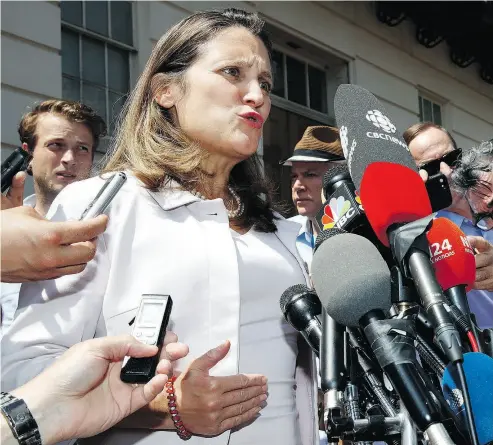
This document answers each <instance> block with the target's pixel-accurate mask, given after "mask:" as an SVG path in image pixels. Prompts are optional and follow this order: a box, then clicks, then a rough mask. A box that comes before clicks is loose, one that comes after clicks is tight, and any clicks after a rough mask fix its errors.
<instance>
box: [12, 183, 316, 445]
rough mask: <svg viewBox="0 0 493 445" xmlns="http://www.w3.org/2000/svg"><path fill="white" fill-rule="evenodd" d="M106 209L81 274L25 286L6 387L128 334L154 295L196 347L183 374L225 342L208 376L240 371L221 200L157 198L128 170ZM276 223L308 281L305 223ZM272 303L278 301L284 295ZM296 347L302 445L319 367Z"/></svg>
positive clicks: (230, 254) (312, 440)
mask: <svg viewBox="0 0 493 445" xmlns="http://www.w3.org/2000/svg"><path fill="white" fill-rule="evenodd" d="M102 185H103V180H102V179H101V178H99V177H96V178H91V179H88V180H86V181H81V182H77V183H74V184H72V185H70V186H68V187H66V188H65V189H64V190H63V191H62V192H61V193H60V194H59V195H58V197H57V198H56V199H55V201H54V202H53V205H52V206H51V208H50V211H49V214H48V217H49V218H51V219H53V220H57V221H60V220H67V219H77V218H78V217H79V216H80V215H81V213H82V212H83V210H84V209H85V207H86V206H87V204H88V203H89V202H90V201H91V200H92V198H93V197H94V196H95V195H96V194H97V192H98V191H99V189H100V188H101V186H102ZM107 213H108V214H109V224H108V228H107V230H106V232H105V233H104V234H103V235H102V236H100V237H99V239H98V246H97V253H96V257H95V258H94V260H92V261H91V262H90V263H89V264H88V265H87V267H86V269H85V270H84V271H83V272H82V273H80V274H78V275H69V276H65V277H61V278H58V279H56V280H48V281H40V282H36V283H25V284H23V285H22V288H21V292H20V299H19V307H18V311H17V314H16V319H15V320H14V322H13V324H12V326H11V329H10V330H9V332H8V333H7V335H6V336H4V338H3V339H2V356H3V357H2V359H3V363H2V364H3V366H2V381H3V386H4V390H10V389H13V388H15V387H17V386H19V385H21V384H23V383H25V382H26V381H28V380H30V379H31V378H33V377H34V376H35V375H37V374H39V373H40V372H41V371H42V370H43V369H44V368H45V367H46V366H48V365H49V364H50V363H51V362H52V361H53V360H54V359H55V358H57V357H58V356H60V355H61V354H62V353H63V352H64V351H66V350H67V349H68V348H69V347H70V346H72V345H74V344H76V343H78V342H80V341H83V340H87V339H90V338H93V337H99V336H105V335H117V334H123V333H130V332H131V327H130V326H129V322H130V321H131V320H132V319H133V318H134V317H135V315H136V311H137V308H138V306H139V302H140V298H141V295H142V294H152V293H158V294H169V295H171V297H172V298H173V302H174V305H173V310H172V314H171V321H170V324H169V329H170V330H172V331H174V332H175V333H176V334H177V335H178V337H179V339H180V341H182V342H184V343H186V344H188V345H189V346H190V353H189V355H188V356H187V357H186V358H184V359H182V360H180V361H179V362H178V363H177V365H176V368H177V369H178V370H184V369H185V367H186V366H187V364H188V363H189V362H190V361H192V360H193V359H195V358H197V357H199V356H200V355H202V354H203V353H205V352H206V351H207V350H209V349H211V348H213V347H215V346H217V345H219V344H220V343H221V342H222V341H224V340H226V339H229V340H230V341H231V350H230V352H229V353H228V355H227V356H226V358H225V359H224V360H222V361H221V362H220V363H219V364H218V365H217V366H215V367H214V368H213V369H212V371H211V374H212V375H231V374H237V373H238V336H239V313H240V295H239V276H238V263H237V256H236V250H235V245H234V242H233V240H232V237H231V234H230V228H229V221H228V217H227V213H226V208H225V206H224V204H223V201H222V200H221V199H215V200H211V201H202V200H199V199H198V198H196V197H195V196H194V195H192V194H191V193H188V192H185V191H181V190H178V189H177V188H176V187H175V188H172V187H167V188H166V189H165V190H163V191H160V192H151V191H149V190H147V189H145V188H144V187H143V186H142V184H141V183H140V181H138V180H137V179H136V178H135V177H134V176H132V175H131V174H128V180H127V182H126V184H125V185H124V186H123V188H122V189H121V190H120V192H119V193H118V195H117V196H116V198H115V199H114V200H113V202H112V204H111V206H110V210H109V211H108V212H107ZM276 224H277V227H278V231H277V232H276V235H277V237H278V238H279V240H280V241H281V242H282V243H283V244H284V245H285V246H286V247H287V248H288V249H289V250H290V251H291V253H293V255H294V256H295V257H296V259H297V261H298V263H299V264H300V267H301V268H302V270H303V274H304V276H305V279H306V280H307V281H308V276H307V274H306V271H305V269H304V268H303V262H302V260H301V258H300V257H299V255H298V253H297V251H296V246H295V241H296V236H297V235H298V232H299V228H300V227H299V224H296V223H293V222H290V221H286V220H284V219H280V220H278V221H277V223H276ZM271 298H275V299H276V300H277V299H278V298H280V295H275V296H274V295H273V296H271ZM276 304H277V302H276ZM299 344H300V354H299V357H298V358H299V360H298V367H297V372H296V380H297V393H296V394H297V395H296V398H297V405H298V412H299V414H300V431H301V434H302V438H303V445H314V444H316V443H317V437H318V426H317V420H316V394H317V392H316V378H315V375H314V369H315V367H314V366H313V357H312V356H311V354H310V353H307V352H306V350H307V348H305V347H303V345H304V343H303V342H299ZM302 357H303V359H301V358H302ZM300 359H301V360H300ZM228 439H229V431H228V432H225V433H223V434H221V435H220V436H218V437H215V438H209V439H206V438H201V437H193V438H192V439H191V440H190V442H189V443H190V444H192V445H195V444H204V445H206V444H207V445H216V444H218V445H226V444H227V443H228ZM90 441H91V442H92V443H104V444H115V445H116V444H117V445H126V444H135V443H137V442H138V443H139V445H163V444H166V445H168V444H177V445H178V444H181V442H182V441H181V439H179V438H178V436H177V435H176V433H175V432H174V431H149V430H144V429H135V430H127V429H126V430H122V429H117V428H113V429H111V430H110V431H109V432H107V433H104V434H102V435H100V436H96V438H93V439H91V440H90ZM279 445H281V444H279Z"/></svg>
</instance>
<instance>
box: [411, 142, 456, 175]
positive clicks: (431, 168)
mask: <svg viewBox="0 0 493 445" xmlns="http://www.w3.org/2000/svg"><path fill="white" fill-rule="evenodd" d="M461 156H462V150H461V149H460V148H458V149H457V150H453V151H449V152H448V153H447V154H445V155H443V156H442V157H441V158H439V159H433V161H430V162H427V163H426V164H423V165H421V166H420V167H419V169H420V170H426V173H428V175H430V176H431V175H435V174H436V173H438V172H439V171H440V163H441V162H445V164H447V165H448V166H450V167H453V166H454V164H456V163H457V162H458V161H460V159H461Z"/></svg>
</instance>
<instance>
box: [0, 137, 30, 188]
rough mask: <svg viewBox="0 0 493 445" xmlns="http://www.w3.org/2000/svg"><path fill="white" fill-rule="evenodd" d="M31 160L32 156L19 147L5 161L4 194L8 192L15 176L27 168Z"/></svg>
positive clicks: (3, 163)
mask: <svg viewBox="0 0 493 445" xmlns="http://www.w3.org/2000/svg"><path fill="white" fill-rule="evenodd" d="M30 160H31V155H30V154H29V153H28V152H27V151H26V150H24V149H22V148H20V147H17V148H16V149H15V150H14V151H13V153H11V154H10V155H9V156H8V157H7V159H5V161H3V162H2V173H1V175H2V193H3V192H4V191H5V190H7V189H8V188H9V187H10V186H11V184H12V179H13V178H14V176H15V175H16V174H17V173H19V172H20V171H21V170H25V169H26V168H27V164H28V163H29V161H30Z"/></svg>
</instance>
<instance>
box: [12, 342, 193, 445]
mask: <svg viewBox="0 0 493 445" xmlns="http://www.w3.org/2000/svg"><path fill="white" fill-rule="evenodd" d="M167 336H171V338H176V336H174V334H172V333H167ZM157 350H158V349H157V347H156V346H149V345H145V344H143V343H141V342H139V341H137V340H136V339H135V338H133V337H132V336H130V335H122V336H119V337H104V338H98V339H94V340H88V341H85V342H82V343H79V344H77V345H75V346H72V347H71V348H70V349H69V350H68V351H67V352H66V353H65V354H63V355H62V356H61V357H60V358H59V359H57V360H56V361H55V363H54V364H53V365H51V366H50V367H49V368H47V369H46V370H45V371H44V372H43V373H41V374H40V375H39V376H37V377H36V378H34V379H33V380H31V381H30V382H29V383H27V384H26V385H24V386H22V387H21V388H19V389H17V390H15V391H12V393H13V394H14V395H16V396H17V397H20V398H23V399H24V400H25V402H26V403H27V405H28V407H29V408H30V410H31V412H32V413H33V416H34V418H35V420H36V421H37V422H38V424H39V428H40V433H41V436H42V439H43V443H46V444H48V443H55V442H59V441H61V440H65V439H70V438H77V437H90V436H93V435H95V434H98V433H100V432H102V431H105V430H106V429H108V428H110V427H111V426H113V425H115V424H116V423H117V422H119V421H120V420H121V419H123V418H124V417H126V416H128V415H129V414H131V413H133V412H134V411H136V410H138V409H140V408H141V407H143V406H144V405H146V404H147V403H149V402H150V401H151V400H152V399H154V398H155V397H156V396H157V395H158V394H159V393H160V392H161V391H162V390H163V388H164V384H165V383H166V380H167V378H168V377H167V375H166V374H168V375H169V374H170V373H171V363H170V362H169V361H168V360H162V361H161V362H160V363H159V365H158V373H160V374H156V376H154V377H153V379H152V380H151V381H150V382H149V383H147V384H145V385H129V384H127V383H123V382H122V381H121V380H120V371H121V364H122V360H123V358H124V357H125V356H126V355H129V356H132V357H149V356H152V355H155V354H156V353H157ZM181 351H182V354H180V358H181V357H183V356H184V355H186V353H187V352H188V349H187V348H184V347H182V348H181Z"/></svg>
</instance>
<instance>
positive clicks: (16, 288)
mask: <svg viewBox="0 0 493 445" xmlns="http://www.w3.org/2000/svg"><path fill="white" fill-rule="evenodd" d="M23 204H24V205H25V206H29V207H33V208H34V207H35V206H36V195H30V196H28V197H27V198H26V199H24V202H23ZM21 285H22V283H2V287H1V291H0V307H1V309H2V310H1V314H2V316H1V324H0V338H1V337H2V336H3V334H5V332H6V331H7V329H8V328H9V326H10V325H11V324H12V322H13V321H14V315H15V311H16V310H17V306H18V303H19V292H20V291H21Z"/></svg>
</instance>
